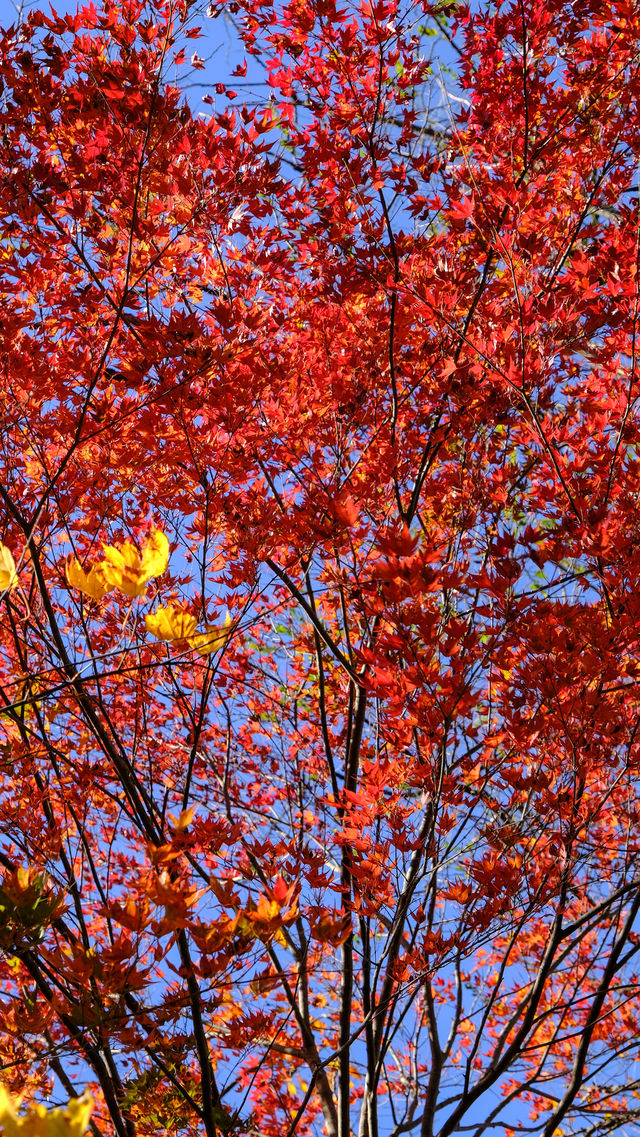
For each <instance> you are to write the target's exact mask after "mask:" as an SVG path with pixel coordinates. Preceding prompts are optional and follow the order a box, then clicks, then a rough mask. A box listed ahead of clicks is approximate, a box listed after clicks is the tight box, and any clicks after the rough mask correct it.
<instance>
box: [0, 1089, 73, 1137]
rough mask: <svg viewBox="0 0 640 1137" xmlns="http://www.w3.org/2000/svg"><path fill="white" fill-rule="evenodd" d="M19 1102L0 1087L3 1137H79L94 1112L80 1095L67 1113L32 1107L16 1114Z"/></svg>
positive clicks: (69, 1106)
mask: <svg viewBox="0 0 640 1137" xmlns="http://www.w3.org/2000/svg"><path fill="white" fill-rule="evenodd" d="M21 1100H22V1099H21V1098H14V1097H12V1096H11V1094H9V1093H7V1090H6V1088H5V1087H4V1086H3V1085H2V1084H0V1133H2V1134H4V1135H5V1137H82V1134H83V1133H84V1132H85V1130H86V1128H87V1126H88V1124H89V1118H90V1117H91V1111H92V1109H93V1101H92V1100H91V1098H90V1097H88V1096H87V1095H86V1094H83V1096H82V1097H81V1098H72V1099H71V1101H70V1102H69V1104H68V1106H67V1108H66V1109H47V1108H46V1106H44V1105H32V1106H30V1107H29V1108H28V1109H27V1111H26V1113H23V1114H19V1113H18V1109H19V1107H20V1103H21Z"/></svg>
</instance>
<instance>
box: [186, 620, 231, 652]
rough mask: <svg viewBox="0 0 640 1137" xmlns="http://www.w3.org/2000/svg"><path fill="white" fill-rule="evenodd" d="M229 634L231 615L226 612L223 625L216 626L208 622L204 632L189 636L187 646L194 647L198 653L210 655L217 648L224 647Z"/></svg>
mask: <svg viewBox="0 0 640 1137" xmlns="http://www.w3.org/2000/svg"><path fill="white" fill-rule="evenodd" d="M230 635H231V617H230V616H229V615H228V614H227V618H226V620H225V622H224V625H223V626H222V627H221V628H217V627H216V625H215V624H208V625H207V629H206V631H205V632H201V633H200V634H199V635H197V636H190V637H189V646H190V647H193V648H195V649H196V651H197V652H198V655H211V654H212V652H214V651H217V650H218V648H220V647H224V645H225V644H226V642H227V640H228V639H229V636H230Z"/></svg>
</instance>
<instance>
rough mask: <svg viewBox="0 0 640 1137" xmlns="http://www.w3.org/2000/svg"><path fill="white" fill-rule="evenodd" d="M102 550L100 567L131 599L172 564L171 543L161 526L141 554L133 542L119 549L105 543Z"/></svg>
mask: <svg viewBox="0 0 640 1137" xmlns="http://www.w3.org/2000/svg"><path fill="white" fill-rule="evenodd" d="M103 550H104V555H105V556H104V560H103V561H102V564H101V566H100V568H101V571H102V573H103V575H104V578H105V580H106V581H107V582H108V583H109V584H110V585H111V586H112V587H113V588H118V589H119V590H120V592H124V594H125V596H131V597H132V598H133V597H135V596H142V594H143V592H144V591H145V589H146V586H147V583H148V581H150V580H151V577H152V576H160V575H161V573H163V572H164V571H165V570H166V567H167V565H168V564H169V542H168V540H167V538H166V537H165V535H164V533H163V532H162V531H161V530H160V529H156V530H155V531H154V532H153V533H152V534H151V535H150V537H149V540H148V541H147V544H146V545H145V547H144V549H143V550H142V552H141V553H140V552H139V551H138V549H136V547H135V545H134V544H133V542H132V541H125V543H124V545H122V546H121V548H119V549H118V548H116V546H115V545H104V546H103Z"/></svg>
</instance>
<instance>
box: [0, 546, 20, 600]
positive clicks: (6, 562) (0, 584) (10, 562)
mask: <svg viewBox="0 0 640 1137" xmlns="http://www.w3.org/2000/svg"><path fill="white" fill-rule="evenodd" d="M17 583H18V574H17V572H16V564H15V561H14V559H13V557H12V555H11V550H10V549H8V548H7V546H6V545H0V591H1V592H6V591H7V590H8V589H10V588H15V586H16V584H17Z"/></svg>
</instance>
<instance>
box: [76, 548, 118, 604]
mask: <svg viewBox="0 0 640 1137" xmlns="http://www.w3.org/2000/svg"><path fill="white" fill-rule="evenodd" d="M67 581H68V582H69V584H70V585H71V587H72V588H77V589H78V590H79V591H80V592H84V593H85V595H86V596H90V597H91V599H92V600H102V597H103V596H106V595H107V592H111V585H110V584H107V582H106V580H105V579H104V576H103V575H102V567H101V565H94V566H93V567H92V568H91V569H90V570H89V572H85V571H84V569H83V568H82V565H81V564H80V562H79V561H78V560H76V558H75V557H74V559H73V560H72V561H69V562H68V563H67Z"/></svg>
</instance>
